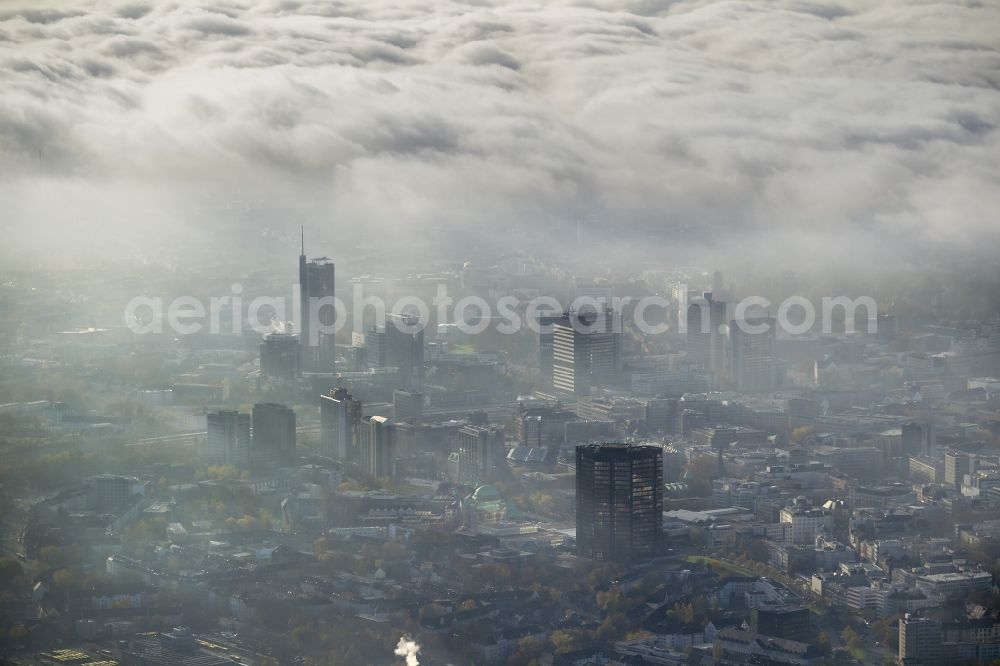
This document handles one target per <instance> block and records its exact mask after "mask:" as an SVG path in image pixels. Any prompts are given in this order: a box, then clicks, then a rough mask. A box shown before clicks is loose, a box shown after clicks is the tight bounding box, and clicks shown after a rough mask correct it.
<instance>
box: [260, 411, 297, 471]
mask: <svg viewBox="0 0 1000 666" xmlns="http://www.w3.org/2000/svg"><path fill="white" fill-rule="evenodd" d="M294 462H295V412H294V411H292V410H291V408H289V407H286V406H285V405H279V404H277V403H273V402H260V403H257V404H256V405H254V406H253V447H252V448H251V450H250V464H251V465H252V466H255V467H260V466H265V465H276V464H284V465H290V464H293V463H294Z"/></svg>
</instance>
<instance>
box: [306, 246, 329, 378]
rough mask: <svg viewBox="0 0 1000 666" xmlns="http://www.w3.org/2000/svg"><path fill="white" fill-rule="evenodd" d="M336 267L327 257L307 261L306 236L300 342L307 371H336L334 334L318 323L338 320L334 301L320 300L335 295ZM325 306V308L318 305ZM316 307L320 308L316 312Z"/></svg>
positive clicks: (327, 323)
mask: <svg viewBox="0 0 1000 666" xmlns="http://www.w3.org/2000/svg"><path fill="white" fill-rule="evenodd" d="M334 273H335V269H334V265H333V262H332V261H331V260H329V259H327V258H326V257H320V258H318V259H313V260H312V261H306V247H305V237H304V236H303V239H302V254H300V255H299V290H300V291H299V301H300V303H299V317H300V321H301V325H300V326H299V342H300V347H301V351H302V361H301V365H302V370H303V371H305V372H333V370H334V365H335V363H336V360H337V348H336V345H335V342H334V334H333V333H329V332H322V331H320V330H319V329H318V327H317V325H323V326H327V327H332V326H333V325H334V323H335V322H336V320H337V314H336V309H335V308H334V307H333V305H332V304H330V305H327V304H321V303H320V302H319V301H318V299H328V298H333V297H334V296H335V291H334V286H335V280H334V278H335V275H334ZM319 306H322V307H319ZM314 308H318V309H317V311H316V312H314V311H313V309H314Z"/></svg>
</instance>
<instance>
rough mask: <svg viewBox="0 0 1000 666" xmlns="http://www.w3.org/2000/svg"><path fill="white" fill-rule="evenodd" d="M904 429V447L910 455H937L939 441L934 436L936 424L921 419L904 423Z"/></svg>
mask: <svg viewBox="0 0 1000 666" xmlns="http://www.w3.org/2000/svg"><path fill="white" fill-rule="evenodd" d="M901 430H902V449H903V453H904V454H906V455H908V456H923V457H924V458H934V457H936V455H935V454H936V448H937V441H936V438H935V436H934V424H933V423H931V422H929V421H927V422H920V421H910V422H909V423H904V424H903V425H902V427H901Z"/></svg>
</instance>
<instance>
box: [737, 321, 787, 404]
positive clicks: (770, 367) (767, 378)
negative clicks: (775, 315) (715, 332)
mask: <svg viewBox="0 0 1000 666" xmlns="http://www.w3.org/2000/svg"><path fill="white" fill-rule="evenodd" d="M760 329H765V330H760ZM758 330H760V332H751V331H758ZM776 331H777V322H776V321H775V320H774V319H772V318H771V317H754V318H750V317H748V318H746V319H745V320H743V321H742V322H741V321H736V320H735V319H734V320H733V322H732V324H731V325H730V327H729V336H730V355H729V368H730V378H731V379H732V382H733V387H734V388H735V389H736V390H738V391H771V390H773V389H774V388H775V384H776V379H777V378H776V374H775V365H774V340H775V333H776Z"/></svg>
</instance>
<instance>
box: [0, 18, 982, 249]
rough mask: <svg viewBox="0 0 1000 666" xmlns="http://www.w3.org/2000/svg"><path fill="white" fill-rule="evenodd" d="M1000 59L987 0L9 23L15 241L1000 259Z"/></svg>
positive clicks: (7, 84)
mask: <svg viewBox="0 0 1000 666" xmlns="http://www.w3.org/2000/svg"><path fill="white" fill-rule="evenodd" d="M998 49H1000V6H998V5H997V4H996V3H979V2H973V1H971V0H970V1H968V2H958V1H955V2H919V1H918V2H914V1H912V0H895V1H893V0H888V1H881V0H880V1H876V0H845V1H843V2H837V3H834V2H829V1H823V0H818V1H816V2H811V1H808V0H775V1H764V0H754V1H742V0H720V1H716V2H706V1H701V0H632V1H628V0H622V1H618V2H612V1H610V0H591V1H586V0H579V1H578V2H569V1H554V2H510V3H500V2H495V3H491V2H485V1H484V2H471V1H470V2H449V1H445V0H441V1H433V2H432V1H430V0H372V1H371V2H339V1H333V2H327V1H319V0H317V1H314V2H310V1H307V0H258V1H249V0H247V1H239V0H229V1H228V2H227V1H225V0H223V1H221V2H202V3H201V5H200V6H199V4H198V3H195V2H180V1H162V2H140V1H129V0H123V1H122V2H88V3H83V2H80V3H72V2H61V3H58V4H53V5H51V6H47V7H46V6H42V7H39V4H38V3H37V2H32V3H24V5H23V7H22V8H19V6H18V4H17V3H16V2H13V3H11V2H6V3H3V5H2V7H0V90H2V91H3V92H2V96H0V200H2V201H4V202H5V204H4V206H3V207H2V208H3V210H0V226H2V227H3V229H4V232H5V233H6V234H8V236H9V237H11V238H14V239H15V240H16V242H15V243H12V244H11V247H12V246H14V245H17V246H18V247H19V248H20V249H19V251H24V250H25V249H26V248H27V249H28V250H30V244H31V243H32V242H37V243H41V239H40V238H39V237H38V234H39V232H40V231H43V232H44V233H46V234H47V233H50V232H53V231H55V232H57V233H58V235H59V237H61V238H66V239H73V243H74V244H76V243H79V242H83V241H85V240H86V241H98V242H101V241H104V240H107V239H109V238H114V237H118V236H119V235H120V234H122V233H124V232H123V230H126V231H130V232H131V233H133V238H137V239H139V240H140V241H141V240H142V239H143V238H154V237H155V238H156V239H158V241H162V240H163V239H167V240H168V241H169V240H170V239H171V238H173V239H174V240H179V239H180V238H181V237H182V236H183V235H184V234H185V233H187V232H188V231H191V230H193V229H195V228H205V227H207V228H209V230H210V232H211V233H213V234H214V233H234V232H236V231H239V230H244V231H245V230H251V231H257V230H259V228H263V227H265V226H267V227H272V228H274V227H278V228H281V227H283V226H291V225H297V224H299V223H307V224H309V225H310V226H311V227H313V228H316V227H321V231H320V232H319V235H322V236H324V237H325V238H326V239H328V240H332V239H342V238H344V236H345V234H348V233H350V234H352V235H357V236H368V237H371V238H383V239H384V238H387V237H389V238H393V239H413V238H426V237H427V236H428V235H433V234H435V233H442V234H443V233H448V232H449V231H450V230H453V229H462V230H465V231H466V232H471V233H473V234H480V235H482V236H485V237H488V238H507V239H516V240H511V241H510V242H512V243H514V244H517V243H523V242H524V238H525V237H526V236H525V235H522V234H526V235H531V234H536V235H537V234H543V235H544V234H546V233H549V234H551V237H553V238H558V237H559V234H560V233H562V231H563V230H564V229H566V228H572V226H573V225H574V224H575V221H576V220H583V221H584V222H583V224H585V225H586V227H587V228H588V229H589V230H591V233H592V238H599V237H600V234H601V233H603V234H606V235H607V236H608V237H614V238H626V239H629V240H630V241H632V240H634V241H644V240H648V239H650V238H652V239H655V240H657V241H661V240H662V241H663V242H664V243H665V244H669V242H670V241H671V240H673V241H676V245H677V246H683V247H690V246H694V247H699V248H702V249H706V250H710V249H712V248H715V249H718V247H719V245H720V244H721V245H726V246H728V244H730V243H732V242H733V241H734V240H738V241H739V243H740V245H739V246H738V248H739V249H738V250H737V251H738V252H745V253H749V254H751V255H757V256H760V257H762V258H764V257H766V258H767V260H769V261H773V260H779V261H780V260H781V256H782V253H783V252H788V253H792V252H794V253H795V254H796V255H798V256H797V258H789V261H790V262H794V261H801V260H802V257H801V255H802V254H803V253H806V254H808V253H810V252H813V253H815V256H814V257H811V258H807V259H806V260H807V261H816V260H818V259H819V258H821V257H826V256H829V257H831V258H832V259H833V260H834V261H837V262H849V261H851V260H852V257H853V258H859V257H860V258H862V259H863V260H865V261H884V262H885V263H886V264H891V263H892V262H893V261H895V260H900V261H903V260H912V259H913V258H916V257H922V256H929V255H927V253H928V252H929V251H931V250H934V249H943V250H947V251H949V252H970V253H976V252H984V250H986V249H987V248H988V247H989V246H988V245H986V243H988V242H990V241H996V240H997V239H998V238H1000V233H998V232H1000V224H998V219H997V211H998V210H1000V131H998V125H1000V90H998V89H1000V50H998ZM567 225H569V226H568V227H567ZM169 230H173V232H174V234H175V237H171V235H170V231H169ZM387 232H388V233H387ZM654 244H655V243H654ZM639 247H641V248H642V249H643V251H644V252H647V253H648V252H650V251H651V250H653V251H654V252H655V251H659V250H658V249H657V248H650V244H649V243H648V242H643V243H642V244H641V245H639ZM668 251H669V248H666V247H665V248H664V249H663V252H665V253H667V252H668ZM993 251H995V250H993ZM334 256H335V257H336V253H334ZM984 256H986V253H985V252H984ZM880 257H881V259H880Z"/></svg>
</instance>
